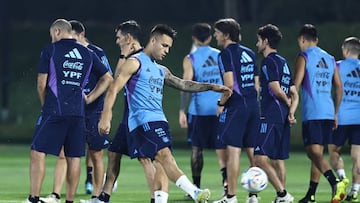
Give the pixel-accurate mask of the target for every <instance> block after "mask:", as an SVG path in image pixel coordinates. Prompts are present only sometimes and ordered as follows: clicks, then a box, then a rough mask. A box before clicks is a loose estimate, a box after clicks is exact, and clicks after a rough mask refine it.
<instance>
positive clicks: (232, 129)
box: [214, 18, 260, 203]
mask: <svg viewBox="0 0 360 203" xmlns="http://www.w3.org/2000/svg"><path fill="white" fill-rule="evenodd" d="M214 28H215V33H214V37H215V38H216V40H217V44H218V46H220V47H222V48H223V50H222V51H221V52H220V54H219V58H218V63H219V67H220V72H221V76H222V80H223V83H224V85H225V86H227V87H229V88H230V89H232V90H233V91H234V92H233V94H232V95H231V97H227V95H225V94H222V96H221V98H220V99H219V100H218V106H219V107H218V114H220V118H219V131H218V136H217V137H218V139H219V141H220V142H221V144H222V146H221V148H219V149H217V150H218V151H220V153H222V154H223V156H224V157H223V159H224V160H225V161H224V162H225V168H226V169H225V170H223V173H224V177H225V178H226V175H227V178H226V180H227V184H228V193H227V195H224V196H223V197H222V198H221V199H220V200H218V201H215V203H223V202H228V203H237V202H238V200H237V197H236V189H237V182H238V177H239V171H240V163H239V160H240V153H241V150H242V149H243V148H244V149H246V152H247V154H248V158H249V160H250V165H251V166H254V156H253V153H254V146H255V137H256V135H257V134H258V129H259V122H260V119H259V118H260V116H259V103H258V99H257V98H258V90H259V76H258V69H257V65H256V59H255V53H254V52H253V51H252V50H251V49H249V48H247V47H245V46H242V45H240V44H239V41H240V25H239V23H238V22H237V21H236V20H234V19H232V18H226V19H220V20H218V21H217V22H215V25H214ZM218 153H219V152H218Z"/></svg>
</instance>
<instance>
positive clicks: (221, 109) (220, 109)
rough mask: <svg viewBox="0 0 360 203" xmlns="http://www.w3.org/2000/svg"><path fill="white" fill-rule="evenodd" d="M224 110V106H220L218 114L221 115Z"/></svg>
mask: <svg viewBox="0 0 360 203" xmlns="http://www.w3.org/2000/svg"><path fill="white" fill-rule="evenodd" d="M223 111H224V106H218V109H217V111H216V116H217V117H219V116H220V114H221V113H222V112H223Z"/></svg>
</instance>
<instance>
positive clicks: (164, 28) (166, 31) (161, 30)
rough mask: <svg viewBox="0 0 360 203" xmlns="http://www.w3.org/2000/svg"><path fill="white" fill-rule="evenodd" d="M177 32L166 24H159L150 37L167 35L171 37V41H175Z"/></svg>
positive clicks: (152, 30)
mask: <svg viewBox="0 0 360 203" xmlns="http://www.w3.org/2000/svg"><path fill="white" fill-rule="evenodd" d="M176 34H177V32H176V31H175V30H174V29H173V28H172V27H170V26H169V25H166V24H157V25H155V26H154V27H153V28H152V29H151V32H150V36H156V35H167V36H169V37H171V39H173V40H174V39H175V37H176Z"/></svg>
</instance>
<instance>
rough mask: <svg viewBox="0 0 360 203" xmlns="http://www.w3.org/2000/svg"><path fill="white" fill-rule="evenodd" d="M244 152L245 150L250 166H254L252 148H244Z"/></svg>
mask: <svg viewBox="0 0 360 203" xmlns="http://www.w3.org/2000/svg"><path fill="white" fill-rule="evenodd" d="M245 150H246V154H247V157H248V159H249V164H250V166H255V157H254V148H253V147H248V148H245Z"/></svg>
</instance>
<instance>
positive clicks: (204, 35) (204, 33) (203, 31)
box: [192, 23, 211, 42]
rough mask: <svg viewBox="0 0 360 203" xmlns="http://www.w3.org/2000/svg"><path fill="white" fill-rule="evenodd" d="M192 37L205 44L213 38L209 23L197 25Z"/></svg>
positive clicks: (193, 28)
mask: <svg viewBox="0 0 360 203" xmlns="http://www.w3.org/2000/svg"><path fill="white" fill-rule="evenodd" d="M192 36H194V37H195V38H196V39H198V40H199V41H200V42H205V40H207V39H209V37H210V36H211V26H210V25H209V24H208V23H196V24H194V25H193V26H192Z"/></svg>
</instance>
